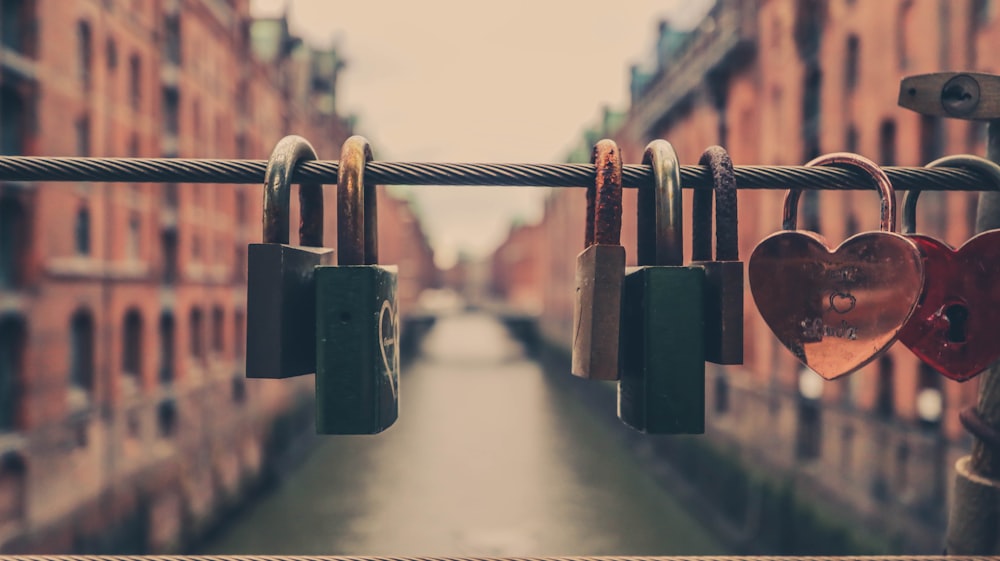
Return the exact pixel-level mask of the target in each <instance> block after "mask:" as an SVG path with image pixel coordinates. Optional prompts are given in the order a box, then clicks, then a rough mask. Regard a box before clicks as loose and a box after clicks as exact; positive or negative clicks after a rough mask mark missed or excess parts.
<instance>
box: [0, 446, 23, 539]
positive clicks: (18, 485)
mask: <svg viewBox="0 0 1000 561" xmlns="http://www.w3.org/2000/svg"><path fill="white" fill-rule="evenodd" d="M26 471H27V468H26V467H25V464H24V458H22V457H21V455H20V454H18V453H17V452H7V453H5V454H3V456H2V457H0V497H7V500H5V501H3V502H2V503H0V527H3V526H5V525H6V524H7V523H9V522H17V521H21V520H24V516H25V497H26V495H25V490H26V485H25V479H26V473H25V472H26Z"/></svg>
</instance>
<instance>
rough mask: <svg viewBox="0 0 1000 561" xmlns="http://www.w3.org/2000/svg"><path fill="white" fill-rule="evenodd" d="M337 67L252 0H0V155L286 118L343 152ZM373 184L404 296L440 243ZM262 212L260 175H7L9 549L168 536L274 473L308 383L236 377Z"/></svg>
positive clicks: (213, 138) (0, 530)
mask: <svg viewBox="0 0 1000 561" xmlns="http://www.w3.org/2000/svg"><path fill="white" fill-rule="evenodd" d="M343 64H344V63H343V61H342V60H340V58H339V57H338V55H337V52H336V51H335V50H329V49H328V50H318V49H314V48H312V47H310V46H308V45H306V44H305V43H303V42H302V41H301V40H300V39H298V38H296V37H295V36H294V35H292V34H291V33H290V31H289V29H288V25H287V21H286V20H285V19H284V18H275V19H266V20H253V19H251V17H250V13H249V0H0V154H23V155H45V156H139V157H175V156H178V157H217V158H266V157H267V155H268V154H269V153H270V150H271V148H272V147H273V145H274V143H275V142H277V140H278V139H279V138H281V137H282V136H283V135H285V134H290V133H294V134H299V135H302V136H304V137H306V138H307V139H309V140H310V141H311V142H312V143H313V145H314V147H315V148H316V150H317V152H318V155H319V156H320V157H321V158H324V159H337V158H339V151H340V145H341V143H342V142H343V140H344V139H346V138H347V136H348V135H349V134H350V133H351V123H350V121H349V120H348V119H345V118H344V117H343V116H341V115H339V114H338V113H337V111H336V99H335V95H336V80H337V76H338V72H339V70H340V69H341V68H342V67H343ZM376 150H377V147H376ZM335 189H336V188H335V186H332V185H331V186H326V187H325V197H326V201H327V202H326V208H327V213H326V225H325V239H326V244H327V245H328V246H331V247H334V246H335V244H336V222H335V218H336V216H335V215H336V213H335V211H334V210H335V201H336V191H335ZM380 198H382V201H381V209H382V212H383V213H385V218H384V219H383V220H382V221H380V222H381V229H382V249H383V254H384V255H385V256H386V257H394V258H396V257H398V256H401V255H406V256H409V258H408V259H407V260H406V261H405V263H404V262H400V265H401V275H402V277H403V279H405V280H401V287H402V286H404V284H403V283H406V284H405V286H406V290H407V291H409V292H407V293H406V294H405V295H404V296H403V297H404V300H406V299H409V300H412V299H415V294H416V293H417V292H418V291H419V286H417V285H418V284H421V283H424V284H425V285H426V284H430V280H428V279H432V278H433V255H432V253H431V250H430V248H429V245H428V244H427V242H426V238H425V237H424V236H423V234H422V231H421V229H420V225H419V222H418V221H417V220H416V218H415V216H414V215H413V213H412V212H411V211H410V209H409V206H408V205H407V204H406V203H405V202H404V201H398V200H396V199H394V198H391V197H388V196H386V194H385V193H384V192H381V193H380ZM294 200H295V197H293V201H294ZM296 205H297V203H295V202H293V208H292V212H293V215H294V214H295V213H297V211H298V209H297V206H296ZM260 216H261V190H260V187H258V186H252V185H242V186H234V185H203V184H200V185H194V184H123V183H116V184H95V183H17V182H0V551H10V552H15V551H35V552H50V553H57V552H62V553H65V552H70V551H76V552H84V551H92V552H101V551H103V552H107V551H109V550H118V551H129V552H140V551H170V550H176V549H177V548H178V547H180V546H181V544H182V543H184V542H185V541H186V540H188V539H190V538H191V537H193V536H195V535H197V534H199V533H200V532H201V531H203V529H204V528H206V527H207V526H208V525H209V524H211V522H212V520H213V518H214V517H216V516H217V514H218V512H220V508H222V507H224V506H226V505H229V504H232V503H233V502H234V501H236V500H238V499H239V498H240V497H241V496H242V495H243V493H244V492H245V490H246V489H247V488H248V485H249V484H250V482H252V481H256V480H258V479H259V478H260V477H261V475H262V474H263V473H264V471H265V470H266V468H267V464H268V463H269V462H271V461H272V460H273V459H274V458H273V457H269V453H270V452H272V451H273V448H272V447H273V446H274V443H275V439H280V438H284V437H283V436H282V435H281V434H278V433H276V432H275V429H274V428H273V427H274V423H275V421H276V419H279V418H285V419H286V420H287V418H288V416H289V415H291V414H292V413H291V412H292V411H293V407H296V406H298V405H301V403H303V402H304V403H305V404H306V406H311V404H310V403H309V399H308V398H309V391H310V388H311V387H312V383H313V382H312V379H311V378H308V377H307V378H303V379H300V380H292V381H270V380H267V381H264V380H260V381H258V380H254V381H252V382H249V383H247V382H245V381H244V379H243V367H244V346H245V340H246V335H245V327H246V326H245V318H246V259H247V252H246V247H247V244H248V243H251V242H257V241H260V236H261V228H260V224H261V221H260ZM295 220H296V218H295V217H294V216H293V218H292V221H293V223H294V222H295ZM293 238H294V236H293ZM399 259H400V261H402V259H401V258H399ZM410 293H413V294H410ZM401 295H402V293H401ZM405 309H406V308H405V302H404V305H403V310H404V312H405ZM303 400H304V401H303ZM306 421H308V417H306ZM305 430H311V427H309V426H306V427H305Z"/></svg>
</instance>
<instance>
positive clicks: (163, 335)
mask: <svg viewBox="0 0 1000 561" xmlns="http://www.w3.org/2000/svg"><path fill="white" fill-rule="evenodd" d="M174 340H175V339H174V316H173V314H171V313H170V312H163V315H161V316H160V382H161V383H163V384H169V383H171V382H173V381H174V348H175V345H174Z"/></svg>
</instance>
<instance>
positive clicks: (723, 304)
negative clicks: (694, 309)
mask: <svg viewBox="0 0 1000 561" xmlns="http://www.w3.org/2000/svg"><path fill="white" fill-rule="evenodd" d="M698 163H699V164H700V165H703V166H709V169H710V170H711V172H712V182H713V184H714V188H713V189H711V190H708V189H695V191H694V201H693V204H692V214H693V215H694V221H693V222H694V223H693V224H692V226H693V230H692V235H691V264H692V265H700V266H701V267H704V269H705V293H704V294H705V296H704V306H705V360H707V361H709V362H714V363H716V364H743V288H744V287H743V262H742V261H740V260H739V259H740V257H739V251H740V250H739V239H738V237H737V236H738V232H739V224H738V223H737V214H736V176H735V174H734V173H733V162H732V160H731V159H729V154H728V153H727V152H726V150H725V149H724V148H722V147H721V146H711V147H709V148H708V149H707V150H705V152H704V154H702V156H701V160H699V162H698ZM713 194H714V197H715V260H713V259H712V197H713Z"/></svg>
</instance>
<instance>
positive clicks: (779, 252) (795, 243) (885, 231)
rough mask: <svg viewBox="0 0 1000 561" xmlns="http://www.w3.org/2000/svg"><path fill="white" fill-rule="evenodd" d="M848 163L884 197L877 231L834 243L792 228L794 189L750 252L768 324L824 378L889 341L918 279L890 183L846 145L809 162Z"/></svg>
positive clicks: (917, 261) (913, 298) (754, 287)
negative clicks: (777, 222)
mask: <svg viewBox="0 0 1000 561" xmlns="http://www.w3.org/2000/svg"><path fill="white" fill-rule="evenodd" d="M829 164H849V165H851V166H855V167H859V168H861V169H862V170H864V171H865V172H867V173H868V174H869V175H871V176H872V179H874V181H875V184H876V187H877V189H878V192H879V197H880V198H881V200H882V214H881V221H880V222H881V223H880V229H881V231H878V232H862V233H860V234H856V235H854V236H851V237H850V238H848V239H847V240H846V241H845V242H844V243H842V244H840V246H839V247H837V249H835V250H830V249H829V246H828V245H827V243H826V240H825V239H824V238H823V237H822V236H821V235H819V234H817V233H815V232H809V231H804V230H796V215H797V208H796V207H797V204H798V200H799V195H800V191H799V190H797V189H792V190H790V191H788V193H786V194H785V204H784V216H783V221H782V228H783V229H784V230H785V231H782V232H776V233H774V234H771V235H770V236H768V237H766V238H764V239H763V240H762V241H761V242H760V243H759V244H757V247H756V248H754V251H753V254H752V255H751V256H750V263H749V266H748V273H749V277H750V292H751V294H753V298H754V302H756V304H757V309H758V310H760V315H761V316H762V317H763V318H764V321H765V322H766V323H767V325H768V327H770V328H771V331H773V332H774V334H775V335H776V336H777V337H778V340H779V341H781V343H782V344H783V345H785V347H787V348H788V349H789V350H790V351H792V353H793V354H794V355H795V356H796V357H797V358H798V359H799V360H800V361H802V363H803V364H805V365H806V366H808V367H809V368H812V369H813V370H814V371H816V372H817V373H818V374H819V375H820V376H822V377H824V378H826V379H827V380H832V379H834V378H837V377H840V376H843V375H845V374H849V373H851V372H853V371H855V370H857V369H858V368H861V367H862V366H864V365H865V364H867V363H869V362H870V361H871V360H872V359H874V358H875V357H876V356H878V355H879V354H880V353H882V352H883V351H885V350H886V349H887V348H889V346H890V345H892V343H893V342H894V341H895V340H896V337H897V336H898V334H899V330H900V329H901V328H902V326H903V325H904V324H905V323H906V321H907V320H908V319H909V318H910V315H911V314H912V313H913V309H914V308H915V306H916V304H917V299H918V298H919V297H920V291H921V289H922V288H923V285H924V268H923V263H922V261H921V257H920V250H919V249H917V246H916V244H915V243H914V242H913V240H911V239H909V238H907V237H905V236H902V235H900V234H897V233H895V231H894V230H895V229H896V212H895V198H894V194H893V189H892V184H891V183H890V182H889V178H888V176H886V174H885V172H883V171H882V170H881V169H880V168H879V167H878V166H877V165H876V164H875V163H873V162H872V161H870V160H868V159H866V158H863V157H861V156H858V155H856V154H850V153H846V152H838V153H834V154H827V155H825V156H820V157H819V158H816V159H815V160H812V161H811V162H809V163H808V164H806V165H808V166H816V165H829Z"/></svg>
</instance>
